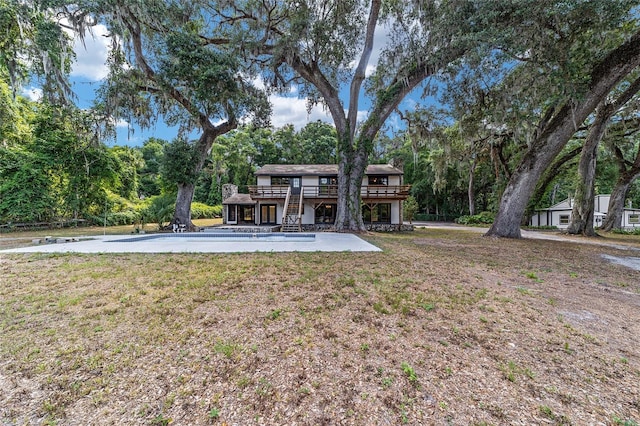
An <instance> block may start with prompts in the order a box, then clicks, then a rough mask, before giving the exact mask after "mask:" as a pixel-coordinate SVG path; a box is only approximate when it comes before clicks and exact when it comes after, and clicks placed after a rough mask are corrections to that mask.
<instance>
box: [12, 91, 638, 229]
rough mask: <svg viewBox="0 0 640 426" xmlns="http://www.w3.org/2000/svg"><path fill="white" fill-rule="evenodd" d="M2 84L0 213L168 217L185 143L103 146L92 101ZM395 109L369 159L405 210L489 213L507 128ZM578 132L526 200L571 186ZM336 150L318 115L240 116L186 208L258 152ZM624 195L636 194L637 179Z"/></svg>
mask: <svg viewBox="0 0 640 426" xmlns="http://www.w3.org/2000/svg"><path fill="white" fill-rule="evenodd" d="M1 87H2V107H0V114H2V121H1V124H0V141H1V143H0V224H4V225H6V224H21V223H51V222H68V223H87V224H99V225H103V224H105V223H106V224H108V225H124V224H135V223H139V224H143V223H159V224H161V225H163V224H166V223H168V222H170V220H171V218H172V215H173V213H174V208H175V197H176V181H179V180H180V179H181V177H182V176H181V175H180V173H181V168H182V166H181V163H180V162H179V161H176V158H180V155H179V152H178V151H179V150H180V149H181V147H182V146H184V147H186V149H188V147H189V144H188V143H185V141H183V140H180V139H177V140H174V141H167V140H163V139H158V138H150V139H148V140H146V141H145V142H144V143H143V144H142V146H136V147H127V146H112V147H110V146H108V145H107V144H106V143H105V142H104V140H103V139H104V137H103V135H101V134H100V133H99V132H98V131H96V129H98V128H99V127H96V125H95V120H94V117H93V116H92V114H94V113H92V112H87V111H82V110H79V109H76V108H60V107H52V106H50V105H48V104H47V103H46V102H32V101H29V100H27V99H25V98H23V97H20V96H18V97H15V98H14V97H13V96H12V95H11V94H10V93H9V90H8V86H7V84H6V83H4V82H2V86H1ZM403 119H404V120H405V121H406V126H405V130H402V131H399V132H397V133H396V134H395V135H392V136H389V135H387V134H383V135H381V136H380V137H378V138H377V139H376V140H375V146H374V149H373V154H372V155H371V158H370V159H369V161H370V162H371V163H390V164H393V165H394V166H396V167H399V168H401V169H403V170H404V172H405V176H404V179H405V183H408V184H411V185H412V190H411V193H412V196H413V197H414V198H415V200H416V201H417V203H418V214H417V215H416V218H417V219H426V220H453V219H455V218H457V217H459V216H462V215H470V214H471V215H473V214H479V213H481V212H484V213H483V217H485V218H487V217H488V218H490V217H491V216H492V214H493V213H495V211H496V210H497V208H498V206H499V201H500V198H499V197H500V194H501V192H502V190H503V189H504V186H505V184H506V182H507V180H508V177H509V173H510V170H512V169H513V167H514V165H515V164H516V162H517V161H518V159H519V155H518V152H519V150H518V149H517V146H515V144H514V142H513V139H512V138H509V137H506V136H505V135H501V134H500V133H499V132H491V133H489V134H488V135H487V136H485V137H484V139H483V141H482V142H483V144H484V145H480V144H478V143H469V142H468V141H467V140H465V137H464V134H463V133H462V132H461V130H460V125H459V124H458V123H457V124H454V125H449V124H447V123H446V120H444V119H442V120H440V119H439V118H438V116H437V111H426V110H417V111H416V112H415V113H412V114H411V115H406V116H403ZM618 127H621V128H625V127H623V126H622V125H621V124H618ZM625 129H626V130H625V134H621V133H620V132H616V131H614V130H615V129H612V130H611V131H610V132H609V133H608V134H607V135H606V136H605V143H602V144H601V145H600V148H599V151H598V159H599V161H598V163H597V164H598V172H597V178H596V188H597V191H598V192H599V193H610V192H612V191H613V190H614V187H615V185H616V182H617V180H618V178H619V176H620V170H619V167H620V160H619V158H620V156H621V155H622V156H624V155H627V156H629V157H631V156H633V154H634V153H635V152H637V149H638V141H637V140H636V139H635V138H634V137H635V136H634V135H635V132H631V131H629V129H627V128H625ZM585 131H586V130H585ZM583 133H584V132H583ZM580 134H581V133H580V132H579V133H578V137H577V138H575V140H574V141H572V142H571V143H569V144H568V145H567V147H566V148H565V151H564V152H563V154H562V155H561V156H560V157H559V158H563V159H564V160H563V162H562V163H561V164H558V165H557V166H556V167H554V168H552V169H551V170H550V171H549V173H552V175H551V176H549V177H548V179H546V181H545V183H544V186H541V187H540V188H539V191H538V192H537V195H536V197H535V200H533V202H532V205H531V209H532V210H533V209H534V208H537V207H547V206H549V205H551V204H553V203H555V202H559V201H561V200H562V199H564V198H567V197H570V196H572V194H573V192H574V191H575V187H576V184H577V182H578V181H579V179H580V177H579V175H578V173H577V163H578V158H579V153H580V150H581V147H582V146H583V140H582V139H581V138H580V137H579V136H580ZM625 135H626V136H625ZM336 152H337V137H336V131H335V128H334V127H333V126H332V125H330V124H327V123H323V122H319V121H318V122H312V123H309V124H307V125H306V126H305V127H304V128H302V129H300V130H299V131H296V129H295V128H294V127H293V126H292V125H288V126H285V127H282V128H278V129H273V128H253V127H241V128H239V129H237V130H235V131H232V132H230V133H228V134H226V135H223V136H221V137H219V138H218V139H217V140H216V141H215V143H214V144H213V146H212V149H211V153H210V155H209V156H208V159H207V161H206V163H205V166H204V167H203V169H202V171H201V172H200V173H199V175H198V176H197V177H196V185H195V191H194V203H193V204H192V209H191V214H192V217H193V218H203V217H215V216H218V215H220V213H221V210H222V209H221V202H222V199H221V193H222V191H221V189H222V185H224V184H226V183H233V184H235V185H237V186H238V187H239V189H240V191H246V190H247V186H248V185H252V184H255V175H254V172H255V171H256V170H257V169H258V168H259V167H261V166H262V165H264V164H335V163H336V162H337V158H336V155H337V154H336ZM168 158H172V161H167V160H168ZM187 161H188V160H187ZM628 200H629V201H631V202H633V203H634V204H635V205H640V185H638V184H637V182H634V183H633V184H632V185H631V187H630V189H629V192H628Z"/></svg>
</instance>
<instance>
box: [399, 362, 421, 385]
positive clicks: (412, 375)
mask: <svg viewBox="0 0 640 426" xmlns="http://www.w3.org/2000/svg"><path fill="white" fill-rule="evenodd" d="M400 367H401V368H402V372H403V373H404V374H405V376H407V378H408V379H409V382H411V383H412V384H416V383H417V382H418V375H417V374H416V372H415V370H414V369H413V367H411V365H409V364H408V363H406V362H403V363H402V364H401V365H400Z"/></svg>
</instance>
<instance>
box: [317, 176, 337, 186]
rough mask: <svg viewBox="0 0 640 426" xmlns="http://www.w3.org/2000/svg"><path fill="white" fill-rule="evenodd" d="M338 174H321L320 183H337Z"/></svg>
mask: <svg viewBox="0 0 640 426" xmlns="http://www.w3.org/2000/svg"><path fill="white" fill-rule="evenodd" d="M337 184H338V176H320V185H337Z"/></svg>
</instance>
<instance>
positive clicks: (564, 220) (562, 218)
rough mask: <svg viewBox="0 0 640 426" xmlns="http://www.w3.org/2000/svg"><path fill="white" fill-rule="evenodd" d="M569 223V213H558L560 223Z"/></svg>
mask: <svg viewBox="0 0 640 426" xmlns="http://www.w3.org/2000/svg"><path fill="white" fill-rule="evenodd" d="M568 224H569V215H568V214H561V215H560V225H568Z"/></svg>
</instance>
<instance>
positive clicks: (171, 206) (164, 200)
mask: <svg viewBox="0 0 640 426" xmlns="http://www.w3.org/2000/svg"><path fill="white" fill-rule="evenodd" d="M175 202H176V201H175V197H173V196H172V195H158V196H155V197H151V198H148V199H146V200H144V206H145V207H144V208H143V209H142V221H143V222H144V223H157V224H158V226H159V227H160V228H163V227H164V226H165V225H166V224H167V223H169V222H170V221H171V219H172V218H173V212H174V210H175Z"/></svg>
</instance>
